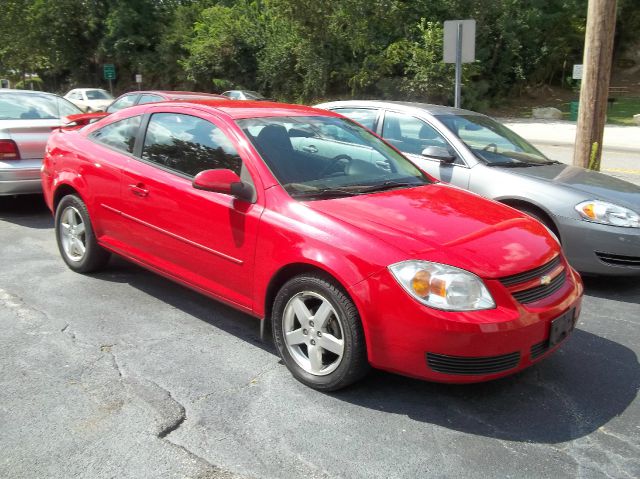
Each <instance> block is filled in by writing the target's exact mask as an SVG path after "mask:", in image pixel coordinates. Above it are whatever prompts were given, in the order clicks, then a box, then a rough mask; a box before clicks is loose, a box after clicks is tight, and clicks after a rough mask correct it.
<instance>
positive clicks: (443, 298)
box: [389, 260, 496, 311]
mask: <svg viewBox="0 0 640 479" xmlns="http://www.w3.org/2000/svg"><path fill="white" fill-rule="evenodd" d="M389 271H391V274H393V276H394V278H395V279H396V280H397V281H398V283H400V285H401V286H402V287H403V288H404V290H405V291H406V292H407V293H409V294H410V295H411V296H412V297H414V298H415V299H417V300H418V301H420V302H421V303H423V304H426V305H427V306H430V307H432V308H437V309H443V310H446V311H471V310H479V309H491V308H495V306H496V303H495V302H494V300H493V298H492V297H491V294H490V293H489V291H488V290H487V288H486V286H485V285H484V283H483V282H482V280H481V279H480V278H478V277H477V276H476V275H475V274H473V273H470V272H469V271H465V270H463V269H460V268H456V267H454V266H449V265H446V264H440V263H432V262H430V261H417V260H410V261H402V262H401V263H396V264H392V265H391V266H389Z"/></svg>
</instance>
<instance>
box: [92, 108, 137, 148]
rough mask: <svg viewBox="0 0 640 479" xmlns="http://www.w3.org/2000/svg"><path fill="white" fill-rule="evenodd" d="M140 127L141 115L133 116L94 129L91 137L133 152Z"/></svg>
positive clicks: (113, 146)
mask: <svg viewBox="0 0 640 479" xmlns="http://www.w3.org/2000/svg"><path fill="white" fill-rule="evenodd" d="M139 128H140V117H139V116H132V117H131V118H126V119H124V120H120V121H116V122H114V123H111V124H109V125H107V126H105V127H103V128H100V129H99V130H96V131H94V132H93V133H91V138H92V139H93V140H95V141H97V142H99V143H102V144H104V145H107V146H110V147H112V148H115V149H117V150H121V151H125V152H127V153H133V147H134V145H135V143H136V136H137V135H138V129H139Z"/></svg>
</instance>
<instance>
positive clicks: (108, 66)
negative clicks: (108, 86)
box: [102, 63, 116, 80]
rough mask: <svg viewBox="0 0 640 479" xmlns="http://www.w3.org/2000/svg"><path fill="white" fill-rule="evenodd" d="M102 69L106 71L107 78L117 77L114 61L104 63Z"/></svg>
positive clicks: (113, 78) (105, 76)
mask: <svg viewBox="0 0 640 479" xmlns="http://www.w3.org/2000/svg"><path fill="white" fill-rule="evenodd" d="M102 71H103V73H104V79H105V80H115V79H116V66H115V65H114V64H113V63H105V64H104V65H102Z"/></svg>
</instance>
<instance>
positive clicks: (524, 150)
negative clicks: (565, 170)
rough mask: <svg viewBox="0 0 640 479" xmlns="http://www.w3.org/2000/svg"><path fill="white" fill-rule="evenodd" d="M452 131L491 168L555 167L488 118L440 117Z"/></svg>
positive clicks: (503, 127) (438, 116)
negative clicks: (550, 165)
mask: <svg viewBox="0 0 640 479" xmlns="http://www.w3.org/2000/svg"><path fill="white" fill-rule="evenodd" d="M436 117H437V118H438V120H440V121H441V122H442V123H443V124H444V125H445V126H446V127H447V128H448V129H449V130H451V131H452V132H453V133H454V134H455V135H456V136H458V138H460V139H461V140H462V141H463V142H464V143H465V144H466V145H467V146H468V147H469V148H470V149H471V151H472V152H473V153H474V154H475V155H476V156H477V157H478V158H479V159H480V160H482V161H484V162H485V163H486V164H487V165H489V166H510V167H513V166H515V167H518V166H537V165H548V164H552V163H556V162H555V161H551V160H549V159H548V158H547V157H545V156H544V155H543V154H542V153H540V152H539V151H538V150H536V149H535V148H534V147H533V145H531V144H530V143H528V142H527V141H526V140H524V139H523V138H520V137H519V136H518V135H516V134H515V133H514V132H512V131H511V130H509V129H508V128H507V127H505V126H503V125H501V124H500V123H498V122H497V121H495V120H492V119H491V118H489V117H487V116H480V115H437V116H436Z"/></svg>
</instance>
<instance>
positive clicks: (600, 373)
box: [92, 257, 640, 444]
mask: <svg viewBox="0 0 640 479" xmlns="http://www.w3.org/2000/svg"><path fill="white" fill-rule="evenodd" d="M92 276H94V277H96V278H100V279H101V280H104V281H113V282H118V283H127V284H129V285H131V286H133V287H134V288H136V289H138V290H140V291H143V292H144V293H146V294H148V295H150V296H153V297H155V298H158V299H160V300H162V301H164V302H166V303H167V304H169V305H170V306H173V307H175V308H178V309H180V310H181V311H183V312H185V313H187V314H189V315H191V316H193V317H195V318H198V319H200V320H202V321H204V322H206V323H208V324H211V325H212V326H214V327H216V328H219V329H221V330H223V331H225V332H227V333H229V334H232V335H233V336H235V337H237V338H239V339H241V340H243V341H246V342H249V343H252V344H254V345H255V346H257V347H259V348H261V349H262V350H264V351H266V352H269V353H271V354H274V355H276V351H275V348H274V347H273V345H272V342H271V339H270V338H267V340H266V341H265V342H261V341H260V335H259V323H258V321H256V319H255V318H252V317H250V316H248V315H246V314H243V313H240V312H238V311H236V310H234V309H232V308H230V307H227V306H225V305H223V304H222V303H219V302H217V301H215V300H212V299H209V298H207V297H205V296H203V295H201V294H199V293H197V292H194V291H191V290H189V289H187V288H185V287H182V286H180V285H178V284H176V283H173V282H172V281H170V280H167V279H164V278H162V277H161V276H158V275H156V274H154V273H150V272H148V271H146V270H145V269H143V268H141V267H138V266H136V265H133V264H131V263H129V262H127V261H125V260H123V259H120V258H118V257H114V258H113V259H112V260H111V262H110V264H109V266H108V267H107V269H106V270H105V271H103V272H101V273H97V274H94V275H92ZM639 388H640V364H638V358H637V357H636V354H635V353H634V352H633V351H632V350H630V349H628V348H626V347H625V346H622V345H621V344H619V343H616V342H614V341H610V340H608V339H605V338H602V337H600V336H597V335H594V334H591V333H589V332H586V331H583V330H580V329H578V330H576V331H575V332H574V334H573V335H572V336H571V338H570V339H569V340H568V341H567V342H566V343H565V344H564V345H563V346H562V347H561V348H560V350H558V351H557V352H556V353H555V354H554V355H552V356H551V357H549V358H547V359H546V360H544V361H542V362H541V363H539V364H537V365H535V366H533V367H531V368H529V369H527V370H526V371H523V372H521V373H519V374H516V375H514V376H511V377H507V378H503V379H500V380H497V381H492V382H487V383H480V384H471V385H447V384H437V383H429V382H426V381H420V380H414V379H411V378H406V377H402V376H397V375H394V374H389V373H385V372H382V371H373V372H371V374H369V375H368V376H367V377H366V378H365V379H364V380H363V381H361V382H359V383H357V384H355V385H353V386H351V387H350V388H347V389H346V390H343V391H338V392H336V393H331V396H333V397H335V398H336V399H339V400H341V401H346V402H348V403H351V404H354V405H357V406H360V407H363V408H368V409H372V410H377V411H384V412H388V413H392V414H401V415H405V416H408V417H410V418H411V419H413V420H415V421H420V422H425V423H430V424H435V425H439V426H441V427H445V428H449V429H453V430H458V431H461V432H465V433H469V434H476V435H480V436H486V437H493V438H498V439H501V440H510V441H519V442H535V443H545V444H547V443H548V444H553V443H561V442H565V441H570V440H572V439H576V438H579V437H583V436H586V435H588V434H590V433H591V432H593V431H595V430H597V429H598V428H600V427H602V426H604V425H606V424H607V423H608V422H609V421H611V420H612V419H614V418H615V417H617V416H619V415H620V414H622V413H623V412H624V411H625V410H626V409H627V407H629V405H630V404H631V403H632V402H633V401H634V400H635V398H636V396H637V394H638V390H639Z"/></svg>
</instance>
